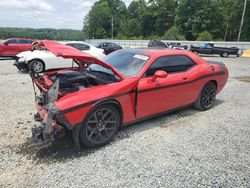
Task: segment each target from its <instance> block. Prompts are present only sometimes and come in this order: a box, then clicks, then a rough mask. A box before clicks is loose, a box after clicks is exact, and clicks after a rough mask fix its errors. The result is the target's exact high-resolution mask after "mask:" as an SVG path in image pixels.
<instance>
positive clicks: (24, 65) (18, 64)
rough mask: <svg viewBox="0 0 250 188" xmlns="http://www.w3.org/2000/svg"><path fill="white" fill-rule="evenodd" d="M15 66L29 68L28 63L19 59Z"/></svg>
mask: <svg viewBox="0 0 250 188" xmlns="http://www.w3.org/2000/svg"><path fill="white" fill-rule="evenodd" d="M14 66H16V67H17V68H18V69H19V70H27V68H28V67H27V63H26V62H25V61H18V59H16V60H15V62H14Z"/></svg>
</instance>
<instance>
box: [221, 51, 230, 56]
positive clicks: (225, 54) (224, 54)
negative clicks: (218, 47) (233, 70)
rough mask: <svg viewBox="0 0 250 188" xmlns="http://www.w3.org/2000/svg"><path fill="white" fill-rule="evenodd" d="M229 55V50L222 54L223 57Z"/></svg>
mask: <svg viewBox="0 0 250 188" xmlns="http://www.w3.org/2000/svg"><path fill="white" fill-rule="evenodd" d="M228 55H229V54H228V53H227V52H223V53H222V54H221V56H222V57H228Z"/></svg>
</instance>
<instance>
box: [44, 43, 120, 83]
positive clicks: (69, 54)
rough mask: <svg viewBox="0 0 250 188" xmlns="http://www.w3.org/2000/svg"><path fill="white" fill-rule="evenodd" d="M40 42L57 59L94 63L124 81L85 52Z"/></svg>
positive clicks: (117, 73)
mask: <svg viewBox="0 0 250 188" xmlns="http://www.w3.org/2000/svg"><path fill="white" fill-rule="evenodd" d="M40 42H41V45H43V46H44V47H45V48H46V49H48V50H49V51H50V52H51V53H53V54H54V55H55V56H57V57H63V58H70V59H76V60H78V61H81V62H82V61H85V62H86V61H89V62H94V63H96V64H99V65H101V66H103V67H105V68H108V69H110V70H112V72H114V73H115V74H116V75H117V76H119V77H120V78H121V79H124V76H123V75H122V74H121V73H120V72H119V71H118V70H117V69H115V68H114V67H112V66H110V65H109V64H107V63H105V62H103V61H101V60H100V59H98V58H96V57H94V56H92V55H90V54H87V53H85V52H82V51H80V50H78V49H75V48H73V47H70V46H67V45H65V44H62V43H58V42H56V41H51V40H41V41H40ZM81 62H79V65H80V66H84V64H81Z"/></svg>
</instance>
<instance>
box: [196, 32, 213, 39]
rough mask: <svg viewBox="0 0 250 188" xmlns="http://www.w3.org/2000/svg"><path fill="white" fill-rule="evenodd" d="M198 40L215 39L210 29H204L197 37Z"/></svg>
mask: <svg viewBox="0 0 250 188" xmlns="http://www.w3.org/2000/svg"><path fill="white" fill-rule="evenodd" d="M196 40H198V41H211V40H213V37H212V35H211V34H210V33H209V32H208V31H203V32H201V33H200V34H199V36H198V37H197V39H196Z"/></svg>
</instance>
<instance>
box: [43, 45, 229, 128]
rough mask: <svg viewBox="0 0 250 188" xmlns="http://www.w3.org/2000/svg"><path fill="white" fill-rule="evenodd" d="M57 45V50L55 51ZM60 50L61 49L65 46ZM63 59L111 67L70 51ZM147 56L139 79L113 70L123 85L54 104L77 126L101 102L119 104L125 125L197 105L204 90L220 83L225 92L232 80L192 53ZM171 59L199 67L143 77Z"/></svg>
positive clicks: (150, 52) (223, 70)
mask: <svg viewBox="0 0 250 188" xmlns="http://www.w3.org/2000/svg"><path fill="white" fill-rule="evenodd" d="M43 43H44V44H45V46H46V47H47V48H48V49H49V50H50V51H52V52H53V53H58V52H59V51H60V49H57V47H58V46H57V44H55V43H51V42H48V41H45V42H43ZM53 45H55V46H54V47H53ZM59 48H61V44H60V46H59ZM68 48H69V47H68ZM71 53H72V54H71ZM60 55H61V56H63V57H64V58H77V59H79V60H90V59H91V60H92V61H95V62H97V63H99V64H101V65H103V66H106V67H109V65H107V64H106V63H104V62H102V61H100V60H97V59H95V58H94V57H92V56H89V55H86V54H85V53H82V52H81V53H80V52H76V51H72V49H67V48H66V47H65V48H64V51H63V52H62V51H60ZM144 55H147V56H149V57H150V58H149V60H148V62H147V64H146V65H145V66H144V68H143V69H142V70H141V72H140V73H139V74H138V76H137V77H133V78H125V77H123V76H122V75H120V73H119V72H118V71H117V70H115V69H112V70H113V71H114V72H116V73H117V74H118V75H120V77H121V80H120V81H119V82H116V83H112V84H107V85H102V86H96V87H92V88H87V89H85V90H81V91H78V92H75V93H71V94H67V95H65V96H63V97H61V98H60V99H59V100H57V101H56V102H55V103H54V104H55V105H56V106H57V107H58V108H59V109H60V110H61V111H62V112H63V113H64V114H65V117H66V118H67V119H68V121H69V122H70V123H71V124H72V125H75V124H77V123H80V122H82V121H83V119H84V118H85V116H86V115H87V114H88V112H89V111H90V110H91V109H92V108H93V107H94V106H95V105H96V104H98V103H99V102H100V101H109V100H115V101H117V102H118V103H119V104H120V106H121V109H122V116H123V122H122V123H123V124H125V123H129V122H132V121H136V120H138V119H141V118H146V117H147V116H152V115H155V114H158V113H161V112H165V111H170V110H172V109H176V108H180V107H184V106H186V105H189V104H192V103H194V102H195V101H196V100H197V98H198V96H199V94H200V92H201V90H202V88H203V86H204V85H205V84H206V83H207V82H209V81H215V82H216V84H217V93H218V92H220V91H221V90H222V89H223V87H224V86H225V84H226V82H227V79H228V70H227V68H226V67H224V68H221V66H219V65H217V64H213V66H214V70H211V64H209V63H208V62H206V61H205V60H204V59H202V58H201V57H199V56H197V55H195V54H193V53H191V52H188V51H184V50H146V51H145V53H144ZM168 55H185V56H188V57H189V58H191V59H192V60H193V61H194V62H195V63H196V65H195V66H194V67H192V68H191V69H189V70H187V71H185V72H180V73H172V74H168V73H166V72H164V71H160V72H158V73H157V75H156V76H155V77H154V79H152V77H147V78H144V77H143V75H144V73H145V71H146V70H147V69H148V67H149V66H150V65H151V64H152V63H153V62H154V61H155V60H156V59H157V58H158V57H161V56H168ZM54 73H55V72H54ZM54 73H53V74H54ZM48 74H50V73H48Z"/></svg>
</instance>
